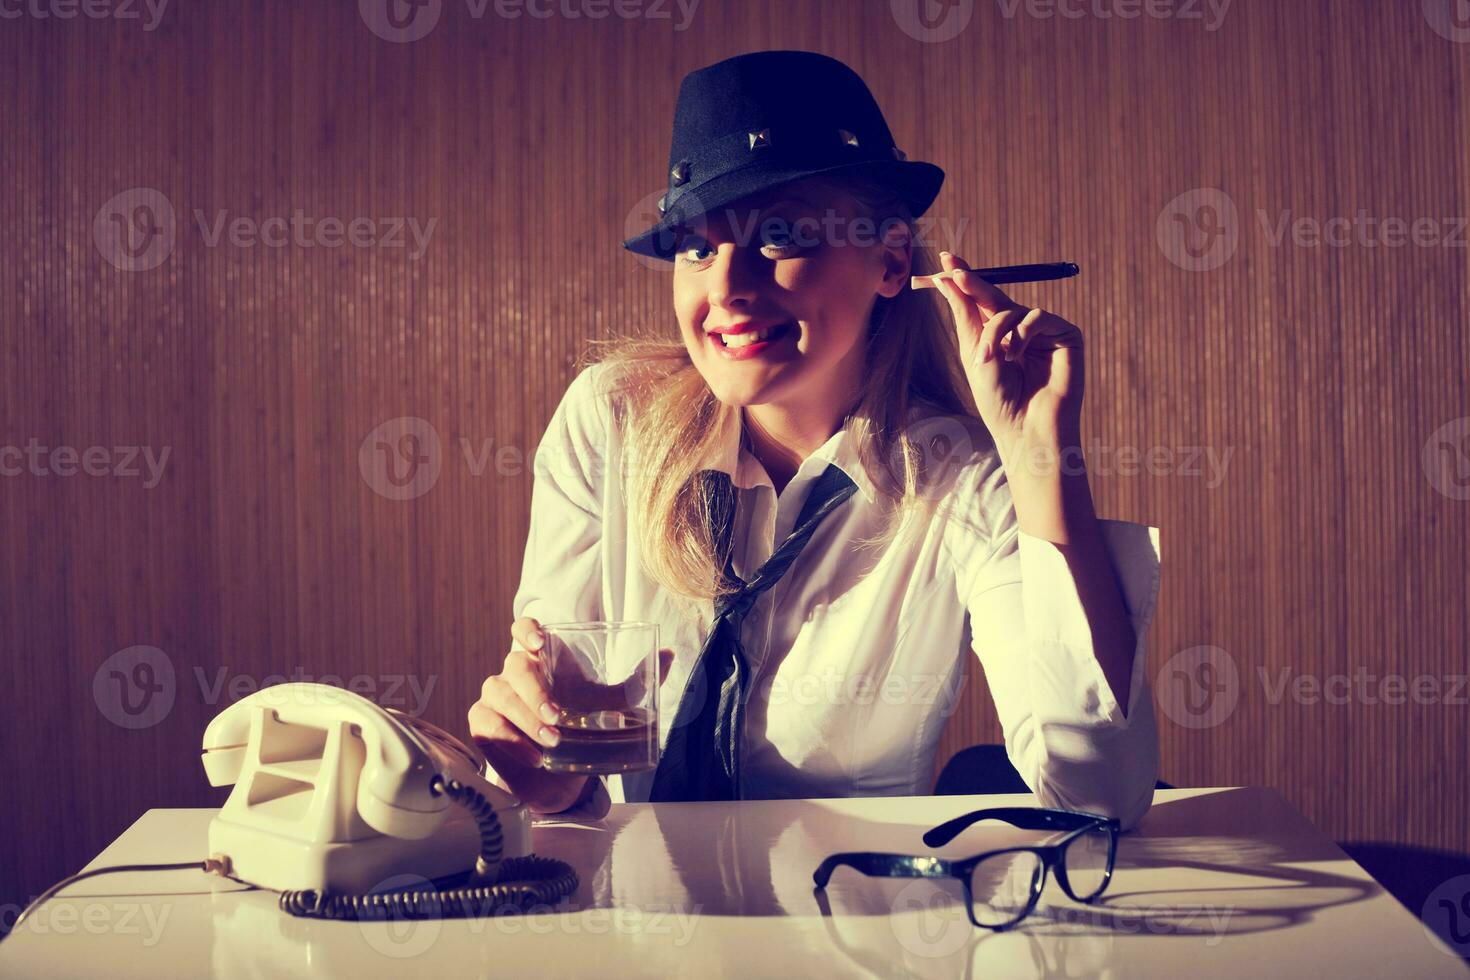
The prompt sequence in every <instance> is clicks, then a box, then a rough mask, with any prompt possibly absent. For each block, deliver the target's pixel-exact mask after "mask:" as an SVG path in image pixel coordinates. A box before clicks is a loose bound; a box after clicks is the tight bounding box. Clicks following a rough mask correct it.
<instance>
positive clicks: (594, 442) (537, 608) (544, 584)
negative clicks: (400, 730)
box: [486, 365, 609, 817]
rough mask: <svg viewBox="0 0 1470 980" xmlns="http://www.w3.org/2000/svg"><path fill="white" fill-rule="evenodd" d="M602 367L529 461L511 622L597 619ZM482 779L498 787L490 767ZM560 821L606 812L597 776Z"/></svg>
mask: <svg viewBox="0 0 1470 980" xmlns="http://www.w3.org/2000/svg"><path fill="white" fill-rule="evenodd" d="M602 384H603V377H602V367H601V366H600V365H593V366H591V367H589V368H587V369H586V370H584V371H583V372H582V373H580V374H579V375H577V377H576V378H575V379H573V381H572V383H571V384H570V385H569V386H568V387H567V391H566V394H565V395H563V396H562V400H561V403H560V404H558V405H557V407H556V411H555V412H554V413H552V416H551V421H550V422H548V423H547V425H546V433H545V435H543V436H542V438H541V442H540V444H539V445H538V446H537V447H536V455H535V458H534V460H533V462H532V475H533V480H534V482H533V483H532V487H531V521H530V527H529V529H528V530H527V532H526V550H525V554H524V557H523V559H522V563H521V580H520V585H519V587H518V588H517V589H516V593H515V598H514V599H512V601H511V613H512V616H513V618H515V619H520V618H522V617H524V616H530V617H532V618H534V619H536V620H537V621H539V622H542V623H556V622H581V621H589V620H598V619H602V618H603V614H602V605H603V604H602V513H603V499H604V498H603V493H604V477H605V474H606V456H607V431H608V430H607V424H608V417H609V414H608V408H607V405H606V399H605V390H604V388H603V386H602ZM486 768H487V773H486V775H487V778H489V779H491V780H492V781H493V782H495V783H497V784H498V785H504V782H503V780H501V779H500V777H499V775H498V774H496V773H495V772H494V770H493V769H491V768H490V767H489V766H487V767H486ZM593 782H594V783H595V785H593V786H591V787H589V788H588V791H586V792H584V793H583V794H582V796H581V798H580V799H579V800H578V802H577V803H576V804H574V805H573V806H572V807H570V808H568V809H566V810H563V811H561V814H563V815H566V816H587V817H601V816H605V815H606V814H607V812H608V807H609V797H608V791H607V787H606V785H605V784H604V781H603V779H602V778H601V777H595V778H594V780H593Z"/></svg>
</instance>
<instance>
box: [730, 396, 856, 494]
mask: <svg viewBox="0 0 1470 980" xmlns="http://www.w3.org/2000/svg"><path fill="white" fill-rule="evenodd" d="M727 414H728V416H729V418H730V421H729V423H728V424H727V425H726V426H725V429H724V431H723V432H721V434H720V438H719V440H718V441H717V443H716V444H715V447H714V449H713V450H712V451H711V453H710V455H709V457H708V458H707V461H706V463H705V468H706V469H712V470H719V471H720V472H722V473H726V474H728V475H729V477H730V482H731V483H732V484H733V485H734V486H736V487H740V488H742V489H746V490H749V489H752V488H754V487H770V488H771V489H772V491H774V490H775V484H774V483H772V482H771V477H770V475H769V474H767V473H766V468H765V466H764V465H762V463H761V461H760V460H759V459H757V458H756V456H755V454H754V453H752V452H751V451H750V450H748V449H746V448H745V447H744V446H743V445H742V441H741V438H740V419H741V413H740V412H738V411H736V412H729V413H727ZM857 444H858V439H857V434H856V433H855V432H854V431H853V417H852V416H848V418H847V419H845V420H844V421H843V425H842V428H840V429H838V430H837V431H836V432H834V433H833V434H832V437H831V438H830V439H828V440H827V441H826V442H824V443H822V445H821V446H820V447H818V448H817V449H816V451H814V452H813V453H812V454H811V456H809V457H807V459H806V460H805V461H803V462H802V464H801V469H799V470H797V475H798V476H799V477H803V475H804V474H806V473H810V476H811V478H812V479H816V478H817V477H818V476H821V475H822V471H823V470H825V469H826V468H827V465H834V466H837V467H838V468H839V469H841V470H842V472H844V473H846V474H847V476H848V478H849V479H851V480H852V482H853V483H855V484H857V488H858V492H859V493H861V494H862V495H863V499H864V500H865V501H867V502H868V503H870V504H871V503H873V502H874V500H875V499H876V498H877V491H876V488H875V487H874V485H873V481H872V480H871V479H870V478H869V476H868V472H867V469H866V468H865V467H864V466H863V464H862V460H861V459H860V458H859V456H858V445H857ZM803 478H804V477H803Z"/></svg>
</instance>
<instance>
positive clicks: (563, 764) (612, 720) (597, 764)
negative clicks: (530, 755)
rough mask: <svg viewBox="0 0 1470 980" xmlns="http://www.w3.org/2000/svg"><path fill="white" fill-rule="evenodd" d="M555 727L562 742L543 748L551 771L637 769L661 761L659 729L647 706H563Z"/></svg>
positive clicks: (544, 764)
mask: <svg viewBox="0 0 1470 980" xmlns="http://www.w3.org/2000/svg"><path fill="white" fill-rule="evenodd" d="M556 727H557V731H558V732H560V733H561V741H560V742H558V743H557V744H556V745H554V746H551V747H546V746H542V748H541V768H542V769H546V770H548V771H550V772H571V773H615V772H637V771H639V770H642V769H652V768H653V767H654V766H655V765H657V764H658V729H657V727H656V726H655V725H654V723H653V720H652V717H651V714H650V712H648V711H646V710H644V709H641V708H627V709H624V710H621V711H618V710H601V711H586V712H579V711H572V710H569V709H566V708H563V709H562V713H561V719H560V720H559V721H558V722H557V724H556Z"/></svg>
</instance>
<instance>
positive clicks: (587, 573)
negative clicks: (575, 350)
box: [511, 365, 607, 623]
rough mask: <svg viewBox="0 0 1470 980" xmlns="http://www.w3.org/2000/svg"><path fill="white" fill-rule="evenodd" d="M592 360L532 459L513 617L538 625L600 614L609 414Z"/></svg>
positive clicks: (575, 384) (547, 427) (573, 383)
mask: <svg viewBox="0 0 1470 980" xmlns="http://www.w3.org/2000/svg"><path fill="white" fill-rule="evenodd" d="M599 373H600V372H599V371H598V367H597V365H594V366H593V367H590V368H588V369H587V370H585V371H583V372H582V373H581V374H579V375H577V377H576V378H575V379H574V380H573V381H572V383H571V385H569V386H568V387H567V392H566V394H565V395H563V396H562V400H561V403H560V404H559V405H557V407H556V411H555V412H554V413H552V416H551V421H550V422H548V423H547V425H546V434H545V435H543V436H542V437H541V442H540V444H539V445H538V446H537V447H536V455H535V458H534V460H533V462H532V475H533V478H534V482H533V484H532V487H531V523H530V528H529V529H528V530H527V532H526V550H525V554H524V556H523V558H522V561H521V581H520V586H519V587H518V588H517V589H516V594H515V598H514V599H513V600H512V601H511V613H512V615H513V617H514V618H515V619H520V618H522V617H525V616H530V617H532V618H534V619H536V620H538V621H539V622H543V623H552V622H568V621H583V620H596V619H600V618H601V616H602V552H601V544H602V501H603V478H604V476H605V473H606V446H607V440H606V435H607V428H606V425H607V412H606V407H605V406H604V405H602V404H601V402H602V398H601V397H600V395H599V385H598V379H597V377H596V376H597V374H599Z"/></svg>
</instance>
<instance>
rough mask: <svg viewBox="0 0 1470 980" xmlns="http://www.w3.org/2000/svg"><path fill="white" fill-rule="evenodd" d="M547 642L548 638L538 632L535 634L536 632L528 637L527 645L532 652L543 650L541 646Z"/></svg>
mask: <svg viewBox="0 0 1470 980" xmlns="http://www.w3.org/2000/svg"><path fill="white" fill-rule="evenodd" d="M545 642H546V637H544V636H542V635H541V634H540V633H537V632H534V631H533V632H532V633H531V635H530V636H528V637H526V643H527V644H528V645H529V646H530V647H531V649H532V650H539V649H541V644H543V643H545Z"/></svg>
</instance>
